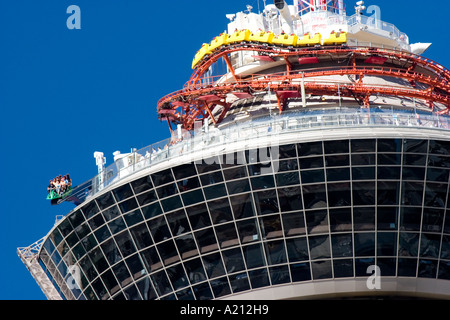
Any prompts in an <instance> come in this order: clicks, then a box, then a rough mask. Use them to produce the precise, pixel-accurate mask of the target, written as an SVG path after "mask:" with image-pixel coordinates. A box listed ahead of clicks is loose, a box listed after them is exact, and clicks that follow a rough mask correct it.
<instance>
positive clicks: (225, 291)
mask: <svg viewBox="0 0 450 320" xmlns="http://www.w3.org/2000/svg"><path fill="white" fill-rule="evenodd" d="M210 284H211V288H212V290H213V292H214V296H215V297H216V298H220V297H223V296H226V295H229V294H231V289H230V284H229V283H228V278H227V277H222V278H219V279H214V280H211V281H210Z"/></svg>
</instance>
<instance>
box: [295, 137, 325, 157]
mask: <svg viewBox="0 0 450 320" xmlns="http://www.w3.org/2000/svg"><path fill="white" fill-rule="evenodd" d="M297 151H298V155H299V156H300V157H304V156H311V155H320V154H322V152H323V151H322V142H321V141H318V142H309V143H301V144H300V143H299V144H297Z"/></svg>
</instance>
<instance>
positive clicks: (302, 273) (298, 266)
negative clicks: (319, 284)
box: [289, 262, 311, 282]
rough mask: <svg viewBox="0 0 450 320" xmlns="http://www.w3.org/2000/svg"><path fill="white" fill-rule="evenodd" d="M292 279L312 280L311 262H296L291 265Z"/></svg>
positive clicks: (294, 280) (297, 280)
mask: <svg viewBox="0 0 450 320" xmlns="http://www.w3.org/2000/svg"><path fill="white" fill-rule="evenodd" d="M289 267H290V270H291V275H292V281H293V282H300V281H309V280H311V269H310V267H309V262H304V263H294V264H291V265H290V266H289Z"/></svg>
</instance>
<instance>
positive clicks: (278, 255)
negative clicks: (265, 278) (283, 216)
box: [264, 240, 287, 265]
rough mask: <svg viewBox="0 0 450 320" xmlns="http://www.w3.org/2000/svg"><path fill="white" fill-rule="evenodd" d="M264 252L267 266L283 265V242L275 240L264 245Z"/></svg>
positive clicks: (284, 254)
mask: <svg viewBox="0 0 450 320" xmlns="http://www.w3.org/2000/svg"><path fill="white" fill-rule="evenodd" d="M264 250H265V252H266V257H267V263H268V264H269V265H274V264H280V263H285V262H286V261H287V259H286V249H285V245H284V241H283V240H275V241H270V242H265V243H264Z"/></svg>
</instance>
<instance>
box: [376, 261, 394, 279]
mask: <svg viewBox="0 0 450 320" xmlns="http://www.w3.org/2000/svg"><path fill="white" fill-rule="evenodd" d="M396 260H397V259H396V258H377V266H378V267H379V268H380V270H383V271H382V276H383V277H394V276H395V273H396V271H395V269H396V268H397V261H396Z"/></svg>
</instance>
